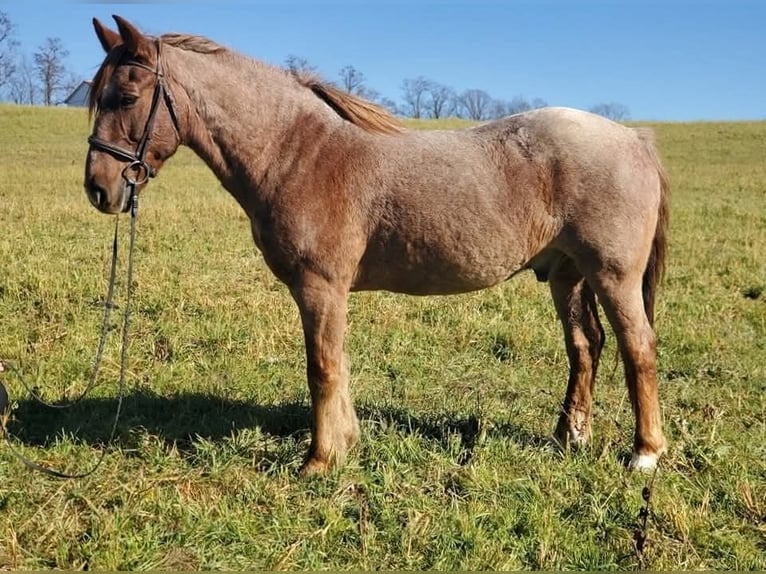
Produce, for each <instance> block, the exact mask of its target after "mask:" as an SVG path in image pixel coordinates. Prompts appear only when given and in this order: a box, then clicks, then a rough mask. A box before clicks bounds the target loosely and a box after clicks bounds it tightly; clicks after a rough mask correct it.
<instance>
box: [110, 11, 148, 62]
mask: <svg viewBox="0 0 766 574" xmlns="http://www.w3.org/2000/svg"><path fill="white" fill-rule="evenodd" d="M112 18H114V21H115V22H117V29H118V30H119V31H120V37H121V38H122V42H123V43H124V44H125V47H126V48H127V49H128V52H130V53H131V54H133V55H134V56H138V55H139V54H142V53H143V52H144V51H145V50H146V49H148V45H149V42H148V40H147V39H146V37H145V36H144V35H143V34H142V33H141V32H139V31H138V29H137V28H136V27H135V26H133V24H131V23H130V22H128V21H127V20H126V19H125V18H123V17H122V16H112Z"/></svg>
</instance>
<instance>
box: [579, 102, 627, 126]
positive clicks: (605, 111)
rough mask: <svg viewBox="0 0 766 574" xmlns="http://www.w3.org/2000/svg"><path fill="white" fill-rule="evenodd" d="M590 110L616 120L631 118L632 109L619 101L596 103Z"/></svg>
mask: <svg viewBox="0 0 766 574" xmlns="http://www.w3.org/2000/svg"><path fill="white" fill-rule="evenodd" d="M589 111H590V112H592V113H594V114H598V115H600V116H604V117H605V118H609V119H610V120H614V121H616V122H619V121H623V120H629V119H630V110H629V109H628V107H627V106H625V105H623V104H620V103H618V102H609V103H603V104H596V105H595V106H593V107H591V108H590V110H589Z"/></svg>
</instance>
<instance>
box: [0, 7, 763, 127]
mask: <svg viewBox="0 0 766 574" xmlns="http://www.w3.org/2000/svg"><path fill="white" fill-rule="evenodd" d="M0 10H2V11H3V12H5V13H6V14H8V16H9V17H10V19H11V21H12V22H13V23H14V25H15V28H16V34H15V35H16V39H17V40H18V41H19V42H20V43H21V50H22V51H23V52H25V53H27V54H31V53H33V52H34V51H35V50H36V49H37V47H38V46H40V45H41V44H42V43H43V42H44V41H45V39H46V38H47V37H59V38H61V40H62V41H63V43H64V46H65V47H66V48H67V49H68V50H69V52H70V55H69V57H68V58H67V65H68V67H69V68H70V69H71V70H73V71H74V72H75V73H76V74H77V75H78V76H81V77H82V78H83V79H86V78H90V77H91V76H92V75H93V73H94V72H95V70H96V68H97V67H98V64H99V63H100V61H101V59H102V56H103V54H102V52H101V49H100V47H99V44H98V41H97V40H96V37H95V35H94V33H93V29H92V25H91V18H92V17H93V16H96V17H98V18H100V19H101V20H102V21H104V22H106V21H109V22H110V23H111V14H119V15H122V16H124V17H126V18H128V19H129V20H131V21H132V22H133V23H134V24H136V25H138V26H139V28H141V29H142V30H144V31H146V32H149V33H153V34H161V33H164V32H188V33H194V34H201V35H203V36H207V37H209V38H211V39H213V40H216V41H218V42H220V43H222V44H225V45H227V46H229V47H231V48H234V49H236V50H238V51H240V52H243V53H246V54H248V55H250V56H252V57H255V58H258V59H261V60H265V61H268V62H271V63H275V64H283V63H284V61H285V58H286V57H287V56H288V55H289V54H295V55H298V56H301V57H304V58H306V59H307V60H309V61H310V62H311V63H313V64H314V65H316V66H317V68H318V70H319V72H320V73H321V74H322V75H323V76H324V77H325V78H327V79H331V80H334V79H337V74H338V71H339V70H340V69H341V68H342V67H343V66H345V65H347V64H350V65H353V66H354V67H356V68H357V69H359V70H360V71H362V72H363V73H364V74H365V76H366V77H367V84H368V85H369V87H371V88H373V89H375V90H377V91H378V92H379V93H380V94H381V95H383V96H386V97H389V98H391V99H393V100H395V101H398V100H399V99H400V96H401V83H402V80H403V79H405V78H413V77H416V76H419V75H423V76H426V77H428V78H430V79H433V80H436V81H439V82H441V83H443V84H446V85H449V86H451V87H453V88H455V89H457V90H458V91H461V90H464V89H468V88H480V89H484V90H486V91H487V92H489V94H490V95H491V96H493V97H496V98H501V99H511V98H513V97H514V96H517V95H521V96H523V97H525V98H527V99H532V98H535V97H539V98H542V99H544V100H546V101H547V102H549V103H550V104H552V105H565V106H572V107H578V108H588V107H590V106H592V105H594V104H597V103H600V102H611V101H615V102H619V103H622V104H624V105H626V106H628V108H629V109H630V112H631V116H632V118H633V119H637V120H664V121H667V120H671V121H686V120H738V119H766V2H764V1H761V0H730V1H728V2H727V1H723V0H722V1H719V2H704V1H703V2H691V1H686V0H666V1H664V2H660V1H647V2H629V1H620V0H612V1H606V0H602V1H587V2H586V1H576V0H559V1H554V0H549V1H541V2H531V1H529V2H519V1H504V2H502V1H486V2H482V1H475V2H469V1H462V2H460V1H454V0H452V1H442V2H424V1H418V0H409V1H406V0H398V1H397V0H394V1H391V2H375V1H350V0H349V1H336V2H320V1H316V0H315V1H302V2H301V1H297V0H292V1H291V0H288V1H283V2H244V1H238V2H231V1H222V2H216V3H212V2H183V3H182V2H160V3H136V2H133V3H115V2H112V3H95V2H89V3H69V2H61V1H58V2H54V1H48V2H36V1H34V0H15V1H13V2H0Z"/></svg>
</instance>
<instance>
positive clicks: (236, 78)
mask: <svg viewBox="0 0 766 574" xmlns="http://www.w3.org/2000/svg"><path fill="white" fill-rule="evenodd" d="M166 52H167V53H168V54H167V56H166V62H167V64H166V65H167V69H168V71H169V72H170V73H171V74H172V77H171V79H170V81H171V89H172V90H173V92H174V95H175V92H176V91H180V93H181V97H180V98H178V97H177V99H183V100H184V101H185V104H186V113H185V114H184V116H185V117H184V120H183V121H182V124H185V125H182V132H183V133H182V141H183V143H184V144H186V145H187V146H188V147H190V148H191V149H192V150H193V151H194V152H195V153H196V154H197V155H198V156H199V157H201V158H202V159H203V160H204V161H205V163H206V164H207V165H208V166H209V167H210V168H211V169H212V170H213V172H214V173H215V174H216V176H217V177H218V179H219V180H220V181H221V183H222V184H223V185H224V187H226V189H228V191H229V192H230V193H232V195H234V197H235V198H236V199H237V200H238V201H239V202H240V204H242V206H243V207H244V208H245V209H246V210H247V211H249V210H250V207H251V205H252V203H253V201H255V200H258V199H259V197H258V196H262V195H263V194H267V193H269V191H270V189H269V188H268V187H267V186H266V184H265V180H266V176H267V174H269V182H270V185H272V186H278V183H279V182H278V181H273V177H272V175H273V174H274V173H275V171H276V172H278V171H279V170H278V169H275V165H276V164H278V163H279V160H280V159H281V156H282V154H281V152H282V151H283V148H284V147H285V145H286V144H288V143H290V142H288V140H290V139H295V137H296V134H299V133H302V132H303V130H300V129H299V124H301V123H302V120H305V118H306V117H307V116H311V117H312V118H314V121H313V122H312V123H313V124H315V125H316V121H317V119H319V121H321V122H323V123H332V121H333V119H334V118H333V117H332V114H331V113H328V111H329V108H327V107H326V106H324V105H323V104H322V103H321V102H320V101H319V100H318V99H317V98H316V97H315V96H313V94H311V92H310V91H309V90H308V89H306V88H304V87H303V86H301V85H299V83H298V82H296V81H295V80H294V79H293V78H292V77H291V76H289V75H288V74H287V73H285V72H284V71H283V70H280V69H278V68H273V67H271V66H268V65H266V64H263V63H261V62H257V61H253V60H250V59H247V58H245V57H243V56H239V55H237V54H234V53H232V52H229V51H223V52H221V53H212V54H203V53H198V52H193V51H188V50H183V49H180V48H174V49H168V50H167V51H166ZM168 56H169V57H168ZM179 107H183V105H182V104H179ZM292 144H293V145H294V142H292Z"/></svg>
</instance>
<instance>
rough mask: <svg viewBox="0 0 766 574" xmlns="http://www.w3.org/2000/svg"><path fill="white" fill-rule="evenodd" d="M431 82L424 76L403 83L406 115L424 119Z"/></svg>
mask: <svg viewBox="0 0 766 574" xmlns="http://www.w3.org/2000/svg"><path fill="white" fill-rule="evenodd" d="M428 86H429V80H427V79H426V78H424V77H423V76H418V77H417V78H408V79H406V80H404V81H403V82H402V99H403V100H404V110H403V111H404V114H405V115H407V116H409V117H411V118H416V119H419V118H422V117H423V114H424V112H425V105H426V98H427V95H428Z"/></svg>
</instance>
